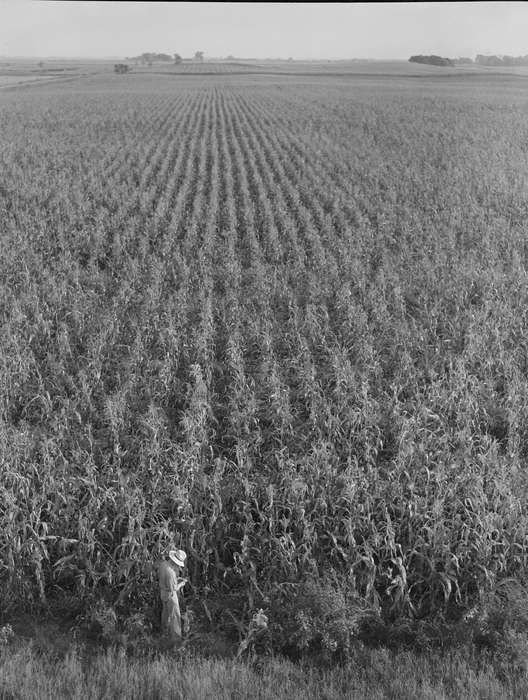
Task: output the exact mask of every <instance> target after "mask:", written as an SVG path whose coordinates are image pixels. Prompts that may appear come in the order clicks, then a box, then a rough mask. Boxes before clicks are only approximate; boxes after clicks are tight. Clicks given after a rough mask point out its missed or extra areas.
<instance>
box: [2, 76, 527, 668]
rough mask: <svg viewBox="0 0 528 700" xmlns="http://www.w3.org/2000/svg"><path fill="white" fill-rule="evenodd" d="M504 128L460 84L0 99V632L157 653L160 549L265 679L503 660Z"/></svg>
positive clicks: (61, 86)
mask: <svg viewBox="0 0 528 700" xmlns="http://www.w3.org/2000/svg"><path fill="white" fill-rule="evenodd" d="M416 68H417V67H416V66H413V71H414V70H416ZM418 68H419V69H420V68H421V67H420V66H418ZM366 72H367V71H365V72H364V73H366ZM527 116H528V96H527V93H526V86H525V79H524V78H523V77H519V76H514V75H510V76H501V75H494V74H492V73H486V74H485V73H484V72H483V73H482V74H480V73H479V74H475V75H470V74H469V73H468V72H466V73H464V74H462V73H461V74H460V77H459V76H458V74H454V73H453V74H449V75H448V74H440V73H438V72H436V73H434V75H433V74H432V71H428V72H427V74H426V73H424V74H423V75H417V76H411V75H409V76H405V75H403V74H401V75H400V74H398V75H394V76H389V75H381V74H380V75H376V74H375V73H373V74H372V75H365V74H361V75H358V76H353V75H349V76H345V77H343V76H341V75H331V74H328V75H315V74H313V75H297V76H292V75H264V74H263V75H248V76H244V75H236V74H232V75H230V74H228V73H225V74H222V73H219V74H218V75H213V76H211V75H182V76H175V75H168V76H165V75H159V74H156V73H155V72H154V71H151V72H150V73H149V72H147V71H144V72H139V71H138V72H135V73H132V74H130V75H125V76H117V75H113V74H111V73H107V72H105V73H103V72H102V73H101V74H93V75H85V76H81V77H77V78H74V79H72V80H69V81H68V82H64V83H59V82H57V83H54V84H52V83H48V84H46V85H44V84H42V85H40V86H39V85H32V87H31V89H25V88H17V89H15V90H4V91H2V92H1V94H0V173H1V175H0V216H1V222H2V223H1V229H0V243H1V249H2V256H1V257H0V321H1V323H0V420H1V423H0V465H1V467H0V577H1V582H2V590H3V595H2V599H1V603H2V608H1V612H2V614H3V616H4V618H5V619H6V620H7V619H9V616H10V615H15V614H17V612H19V611H20V610H22V609H39V608H46V607H49V606H51V607H53V606H55V607H57V606H61V607H60V609H61V610H62V612H63V613H64V612H65V611H68V612H69V613H71V614H80V613H81V612H82V613H83V614H88V613H89V611H90V609H92V608H93V607H94V606H95V605H96V604H97V605H101V601H104V604H105V605H106V606H108V607H110V608H112V609H113V610H115V611H117V614H118V616H120V618H119V619H123V620H125V619H126V618H127V616H130V615H132V613H137V614H141V615H143V616H144V619H145V621H146V622H145V624H147V623H148V624H151V625H153V626H154V627H155V625H156V624H157V623H156V620H157V615H158V614H159V610H157V608H156V605H157V588H156V587H157V578H156V571H155V566H154V565H155V562H156V561H157V560H158V559H159V557H160V556H161V555H162V553H163V552H164V551H165V550H166V549H167V548H168V547H171V546H172V547H181V548H183V549H185V550H186V551H187V553H188V557H189V566H188V575H189V579H190V586H189V587H188V589H186V594H185V595H186V607H187V609H188V610H189V611H192V612H193V614H194V615H195V619H196V625H197V626H200V625H201V626H202V628H203V629H220V630H222V631H223V633H225V634H226V635H228V636H229V635H231V637H232V638H235V639H236V638H237V635H238V637H239V638H241V637H242V636H243V634H244V630H246V631H247V625H248V622H249V620H250V619H251V616H252V615H253V613H254V612H255V611H256V610H258V609H259V608H263V609H264V610H265V612H266V614H267V615H268V617H269V620H270V627H269V634H270V639H271V642H270V643H271V644H272V646H273V648H275V649H277V650H280V651H286V652H288V653H290V652H291V653H292V654H293V653H300V652H302V651H303V650H306V649H320V650H321V651H322V652H324V653H326V654H329V655H330V656H332V657H333V656H336V657H337V656H339V654H346V652H347V649H348V648H349V644H350V640H351V638H352V637H354V635H356V636H357V635H358V634H360V632H361V630H363V631H364V630H367V631H368V630H370V632H368V633H369V634H372V635H375V634H378V633H379V634H380V635H381V632H380V630H384V632H383V634H385V633H386V634H389V635H390V634H391V632H390V631H391V630H393V629H396V628H398V629H401V625H404V624H409V625H410V624H411V623H412V624H413V625H417V624H418V623H419V622H420V624H422V623H423V624H425V623H426V622H427V623H428V624H429V623H431V624H432V625H435V624H440V621H441V622H442V624H443V623H444V622H445V623H446V624H447V623H450V624H453V625H456V624H462V623H463V622H464V620H465V619H466V618H464V617H463V616H464V615H465V614H466V613H469V614H470V616H471V620H472V622H471V625H473V627H471V626H470V623H468V627H467V630H466V632H467V634H470V633H473V632H471V630H474V632H475V634H480V635H481V636H482V635H483V634H485V630H486V629H488V627H489V624H490V623H489V620H490V619H491V618H490V615H491V614H492V613H493V614H494V615H495V616H496V617H497V616H499V617H500V619H501V620H502V622H501V624H502V625H503V626H504V625H511V630H512V634H514V633H515V634H517V633H518V632H519V633H520V631H519V630H521V631H522V629H524V628H522V625H524V624H525V622H526V621H525V617H523V614H522V612H519V611H522V610H524V609H525V608H524V607H523V604H522V601H523V600H524V595H525V593H524V589H523V581H524V580H525V577H526V573H527V555H528V541H527V533H528V506H527V500H526V494H527V476H526V474H527V472H526V460H527V457H528V432H527V429H526V426H527V418H528V379H527V375H526V371H527V350H528V346H527V327H528V316H527V312H526V309H527V308H528V276H527V264H528V239H527V230H526V221H527V215H528V194H527V193H528V155H527V153H528V151H527V143H528V119H527ZM97 601H99V602H97ZM515 601H517V602H518V603H519V601H520V603H519V605H518V607H515V605H516V603H515ZM87 611H88V612H87ZM336 616H337V617H336ZM468 619H469V618H468ZM494 619H496V618H494ZM398 625H399V626H400V627H398ZM479 625H480V627H479ZM486 625H488V627H486ZM521 628H522V629H521ZM413 629H414V628H413ZM420 629H421V633H422V634H425V632H424V629H425V628H422V627H421V628H420ZM464 629H465V628H464ZM501 629H502V628H501ZM508 629H509V628H508ZM376 630H377V632H376ZM483 630H484V631H483ZM361 633H363V632H361ZM365 634H367V632H365Z"/></svg>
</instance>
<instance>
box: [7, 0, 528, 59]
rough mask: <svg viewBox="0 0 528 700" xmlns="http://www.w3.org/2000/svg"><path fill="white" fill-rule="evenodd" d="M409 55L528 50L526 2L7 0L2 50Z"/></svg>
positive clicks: (65, 53)
mask: <svg viewBox="0 0 528 700" xmlns="http://www.w3.org/2000/svg"><path fill="white" fill-rule="evenodd" d="M146 51H152V52H161V53H169V54H174V53H179V54H181V55H182V56H183V57H184V58H186V57H191V56H193V55H194V53H195V51H203V52H204V54H205V57H206V58H207V57H222V56H228V55H233V56H236V57H243V58H266V57H272V58H275V57H281V58H288V57H290V56H291V57H293V58H295V59H325V58H326V59H347V58H369V59H408V58H409V56H410V55H412V54H420V53H425V54H439V55H441V56H447V57H457V56H470V57H474V56H475V55H476V54H477V53H482V54H510V55H525V54H528V3H526V2H456V3H450V2H419V3H388V4H385V3H310V4H309V3H243V4H239V3H229V2H226V3H207V2H203V3H202V2H198V3H187V2H166V3H164V2H112V1H109V2H98V1H90V2H89V1H86V0H81V1H79V0H75V1H74V0H0V56H4V57H15V56H28V57H29V56H35V57H37V56H38V57H51V56H56V57H94V58H103V57H123V58H124V57H127V56H136V55H138V54H140V53H143V52H146Z"/></svg>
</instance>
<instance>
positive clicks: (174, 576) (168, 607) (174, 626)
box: [159, 549, 187, 642]
mask: <svg viewBox="0 0 528 700" xmlns="http://www.w3.org/2000/svg"><path fill="white" fill-rule="evenodd" d="M186 559H187V555H186V554H185V552H184V551H183V550H182V549H172V550H170V552H169V553H168V555H167V556H166V557H165V558H164V559H163V560H162V561H161V563H160V566H159V584H160V595H161V602H162V604H163V610H162V613H161V628H162V631H163V632H164V633H165V634H167V635H168V636H169V637H170V639H171V640H172V641H173V642H178V641H180V640H181V638H182V629H181V613H180V602H179V600H178V591H179V590H180V589H181V588H183V587H184V586H185V584H186V583H187V579H186V578H180V576H179V574H180V571H181V570H182V569H183V567H184V566H185V560H186Z"/></svg>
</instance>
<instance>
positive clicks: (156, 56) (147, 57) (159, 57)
mask: <svg viewBox="0 0 528 700" xmlns="http://www.w3.org/2000/svg"><path fill="white" fill-rule="evenodd" d="M129 60H130V61H139V62H140V63H154V62H155V61H168V62H172V61H173V60H174V59H173V57H172V56H169V54H168V53H142V54H141V55H140V56H132V57H131V58H130V59H129Z"/></svg>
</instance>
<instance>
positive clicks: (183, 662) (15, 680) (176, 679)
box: [0, 644, 528, 700]
mask: <svg viewBox="0 0 528 700" xmlns="http://www.w3.org/2000/svg"><path fill="white" fill-rule="evenodd" d="M499 676H500V674H498V673H497V671H496V669H495V668H494V667H493V666H492V665H489V666H484V665H483V664H480V665H479V664H477V662H476V661H475V659H474V658H471V657H470V656H469V655H456V656H455V655H447V656H437V657H433V656H418V655H413V654H410V653H397V654H392V653H390V652H388V651H387V650H381V651H380V650H377V651H367V650H362V651H361V653H360V654H359V655H358V656H357V657H355V658H353V659H352V660H351V661H350V662H349V663H348V664H347V665H346V666H342V667H339V668H335V669H333V670H332V671H321V670H318V669H316V668H314V667H311V668H310V667H301V666H298V665H295V664H293V663H291V662H288V661H286V660H282V659H269V660H268V661H267V662H265V663H261V664H260V665H259V666H258V667H257V666H255V665H252V664H251V663H248V662H238V661H231V660H217V659H200V658H196V659H193V658H186V659H177V658H176V657H171V656H170V655H162V656H159V657H157V658H151V659H147V658H141V659H134V658H127V657H126V656H125V655H123V654H119V652H116V651H114V650H108V651H106V652H105V653H99V654H98V655H97V656H95V657H93V658H91V659H88V658H83V653H82V648H80V647H79V648H73V649H72V650H71V651H70V652H69V653H68V654H67V655H66V656H65V657H62V658H57V656H54V655H52V654H49V653H41V652H38V651H37V650H36V649H35V648H34V646H33V645H32V644H24V645H23V646H20V647H18V648H17V649H4V650H3V651H0V698H1V699H2V700H6V699H7V698H9V699H10V700H15V699H17V698H23V700H33V699H34V700H48V698H49V699H53V700H60V699H61V698H67V699H68V700H75V699H76V698H79V699H80V698H82V699H83V700H84V699H85V698H90V699H91V700H96V699H98V698H101V699H102V698H105V699H106V698H149V699H152V700H155V699H156V698H163V700H170V699H177V698H178V699H179V698H181V699H182V700H204V699H207V698H218V700H222V699H224V698H225V699H226V700H227V699H228V698H229V699H230V700H231V699H232V698H239V699H241V698H255V699H264V698H266V699H268V698H269V699H271V698H277V699H279V698H280V699H282V698H289V699H290V700H297V699H298V698H299V699H301V698H302V700H309V699H311V698H314V699H315V698H321V699H322V698H325V700H334V699H335V700H338V699H341V698H349V699H350V700H354V699H355V698H358V699H359V698H361V700H363V698H369V699H370V700H381V699H382V698H394V699H396V698H405V699H406V700H413V699H416V700H443V699H444V698H446V699H447V698H454V699H455V698H456V700H458V699H459V698H464V699H465V700H476V699H477V698H478V699H479V700H480V699H484V698H486V699H490V700H491V699H492V698H504V699H506V698H520V697H527V696H528V681H527V679H526V676H522V677H521V676H518V677H516V678H514V677H512V676H510V677H508V678H502V679H501V678H500V677H499Z"/></svg>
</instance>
